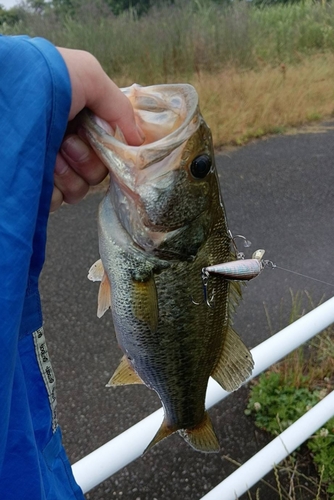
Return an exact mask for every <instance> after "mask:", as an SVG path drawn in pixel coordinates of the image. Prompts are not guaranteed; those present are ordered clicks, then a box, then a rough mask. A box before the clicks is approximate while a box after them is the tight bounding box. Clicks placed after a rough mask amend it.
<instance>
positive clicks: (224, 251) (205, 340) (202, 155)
mask: <svg viewBox="0 0 334 500" xmlns="http://www.w3.org/2000/svg"><path fill="white" fill-rule="evenodd" d="M123 92H124V93H125V95H127V97H128V98H129V99H130V101H131V103H132V106H133V108H134V111H135V115H136V120H137V121H138V123H139V124H140V127H141V128H142V130H143V131H144V133H145V136H146V140H145V142H144V144H143V145H141V146H139V147H133V146H128V145H127V144H125V141H124V139H123V136H122V133H121V131H119V130H116V131H115V133H113V131H112V130H111V128H110V127H109V126H108V125H107V124H104V123H102V122H101V120H99V119H98V118H96V117H94V116H93V115H92V114H89V112H85V113H86V114H85V115H84V117H83V120H82V123H83V127H84V129H85V133H86V136H87V139H88V140H89V142H90V144H91V145H92V146H93V148H94V149H95V151H96V153H97V154H98V156H99V157H100V158H101V159H102V161H103V162H104V164H105V165H106V166H107V167H108V169H109V171H110V187H109V190H108V192H107V194H106V197H105V198H104V200H103V201H102V203H101V205H100V208H99V215H98V226H99V249H100V257H101V260H100V261H98V262H97V263H95V264H94V265H93V266H92V268H91V270H90V273H89V278H90V279H92V280H101V285H100V290H99V299H98V316H101V315H102V314H103V313H104V312H105V311H106V310H107V309H108V308H109V307H110V308H111V311H112V316H113V322H114V326H115V331H116V336H117V340H118V344H119V346H120V348H121V350H122V351H123V353H124V356H123V358H122V360H121V363H120V365H119V367H118V368H117V370H116V371H115V373H114V375H113V376H112V378H111V380H110V382H109V385H112V386H115V385H123V384H136V383H144V384H145V385H146V386H147V387H149V388H151V389H153V390H154V391H156V392H157V394H158V395H159V397H160V399H161V401H162V405H163V408H164V421H163V423H162V425H161V427H160V429H159V431H158V432H157V434H156V436H155V437H154V439H153V440H152V442H151V443H150V445H149V446H148V448H150V447H151V446H153V445H154V444H156V443H157V442H158V441H160V440H161V439H163V438H165V437H167V436H168V435H170V434H172V433H174V432H176V431H178V432H179V433H180V434H181V436H182V437H183V438H184V439H185V440H186V441H187V442H188V443H189V444H190V445H191V446H192V447H193V448H195V449H196V450H199V451H203V452H214V451H218V450H219V443H218V439H217V437H216V434H215V432H214V430H213V427H212V424H211V421H210V419H209V416H208V414H207V412H206V411H205V405H204V404H205V394H206V389H207V384H208V380H209V377H210V376H212V377H213V378H214V379H215V380H216V381H217V382H218V383H219V384H220V385H221V386H222V387H223V388H224V389H226V390H227V391H234V390H235V389H237V388H238V387H239V386H240V385H241V384H242V383H243V382H244V381H245V380H246V379H247V378H248V377H249V376H250V374H251V372H252V368H253V360H252V356H251V353H250V352H249V350H248V349H247V347H246V346H245V345H244V344H243V342H242V341H241V339H240V338H239V337H238V335H237V334H236V333H235V331H234V330H233V329H232V320H231V315H232V312H233V310H234V307H235V305H236V304H237V302H238V300H239V297H240V294H241V291H240V284H239V283H237V282H229V281H227V280H226V279H222V278H221V277H220V276H212V277H210V279H209V283H208V291H207V294H208V296H207V299H206V301H205V300H203V284H202V274H201V272H202V269H203V268H204V267H208V266H213V265H215V264H220V263H224V262H227V261H231V260H234V259H235V255H233V252H231V236H230V233H229V231H228V227H227V222H226V216H225V210H224V206H223V202H222V199H221V196H220V189H219V182H218V178H217V173H216V168H215V159H214V152H213V146H212V138H211V133H210V130H209V128H208V126H207V125H206V123H205V121H204V120H203V118H202V116H201V114H200V111H199V108H198V96H197V93H196V91H195V89H194V88H193V87H192V86H190V85H157V86H151V87H140V86H138V85H133V86H131V87H129V88H126V89H123ZM212 295H213V296H214V298H213V301H214V304H211V302H210V301H211V300H212Z"/></svg>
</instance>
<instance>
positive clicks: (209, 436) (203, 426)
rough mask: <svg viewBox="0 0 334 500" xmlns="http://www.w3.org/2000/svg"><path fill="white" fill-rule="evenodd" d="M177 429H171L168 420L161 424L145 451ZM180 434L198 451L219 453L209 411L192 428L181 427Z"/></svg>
mask: <svg viewBox="0 0 334 500" xmlns="http://www.w3.org/2000/svg"><path fill="white" fill-rule="evenodd" d="M176 430H177V429H175V428H174V429H171V428H169V427H168V426H167V423H166V420H164V421H163V422H162V424H161V427H160V429H159V430H158V432H157V433H156V435H155V436H154V438H153V439H152V441H151V442H150V444H149V445H148V446H147V448H146V449H145V451H144V453H146V452H147V451H148V450H150V449H151V448H152V447H153V446H154V445H156V444H157V443H158V442H159V441H162V440H163V439H165V438H166V437H168V436H170V435H171V434H174V432H176ZM178 432H179V434H180V435H181V436H182V437H183V439H184V440H185V441H187V443H189V444H190V446H192V448H194V449H195V450H197V451H202V452H204V453H217V452H218V451H219V450H220V446H219V442H218V439H217V436H216V433H215V431H214V430H213V427H212V423H211V420H210V417H209V415H208V414H207V412H205V413H204V417H203V420H202V422H201V423H200V424H198V425H196V427H193V428H192V429H179V430H178Z"/></svg>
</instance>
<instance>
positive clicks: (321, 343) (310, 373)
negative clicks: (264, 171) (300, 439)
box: [245, 293, 334, 500]
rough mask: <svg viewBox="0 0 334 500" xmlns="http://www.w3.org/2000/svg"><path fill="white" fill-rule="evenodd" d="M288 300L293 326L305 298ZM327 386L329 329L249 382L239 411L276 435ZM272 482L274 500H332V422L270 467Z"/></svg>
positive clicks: (333, 369)
mask: <svg viewBox="0 0 334 500" xmlns="http://www.w3.org/2000/svg"><path fill="white" fill-rule="evenodd" d="M291 298H292V312H291V317H290V322H293V321H295V320H296V319H298V318H299V317H300V316H301V315H302V314H303V312H302V303H303V299H304V298H305V296H303V294H301V293H299V294H296V295H293V294H291ZM309 303H310V308H312V309H313V308H314V307H315V306H314V304H313V303H312V301H311V300H309ZM333 386H334V327H333V326H331V327H329V328H328V329H326V330H325V331H324V332H322V333H321V334H319V335H317V336H316V337H315V338H314V339H313V340H311V341H310V342H309V343H307V344H306V345H304V346H302V347H300V348H299V349H297V350H295V351H294V352H292V353H291V354H290V355H289V356H287V357H286V358H284V359H283V360H282V361H280V362H279V363H277V364H275V365H274V366H272V367H271V368H269V370H267V371H266V372H265V373H263V374H261V375H260V376H259V377H257V378H256V379H255V380H254V381H253V382H252V383H251V389H250V396H249V402H248V407H247V409H246V412H245V413H246V414H247V415H250V416H251V417H252V418H254V421H255V424H256V425H257V426H258V427H259V428H260V429H262V430H264V431H266V432H268V433H270V434H272V435H273V436H277V435H279V434H280V433H281V432H283V431H284V430H285V429H287V428H288V427H289V426H290V425H291V424H292V423H293V422H295V421H296V420H298V418H300V417H301V416H302V415H304V413H306V412H307V411H308V410H309V409H310V408H312V407H313V406H314V405H316V404H317V403H318V402H319V401H320V400H321V399H323V398H324V397H325V396H327V394H329V393H330V392H331V391H332V390H333ZM275 478H276V483H277V490H276V491H277V498H279V499H280V500H281V499H282V500H306V499H307V500H308V499H310V500H314V499H319V500H333V498H334V418H332V419H330V420H329V421H328V422H327V424H325V425H324V427H323V428H321V429H319V431H317V432H316V433H315V434H314V435H313V436H311V437H310V438H309V439H308V440H307V441H306V443H304V444H303V445H302V446H301V447H300V448H299V449H298V450H297V451H296V452H294V453H292V455H290V456H289V457H288V458H287V459H286V460H285V461H284V462H283V463H282V464H280V465H279V466H277V467H276V469H275ZM260 491H261V487H260V489H259V492H260ZM259 498H260V499H261V495H260V493H259Z"/></svg>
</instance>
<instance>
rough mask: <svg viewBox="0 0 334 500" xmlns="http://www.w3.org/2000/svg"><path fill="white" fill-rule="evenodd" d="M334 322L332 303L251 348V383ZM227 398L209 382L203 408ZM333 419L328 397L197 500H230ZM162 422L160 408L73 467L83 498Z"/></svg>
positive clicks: (333, 396) (333, 403)
mask: <svg viewBox="0 0 334 500" xmlns="http://www.w3.org/2000/svg"><path fill="white" fill-rule="evenodd" d="M333 322H334V297H333V298H331V299H329V300H327V301H326V302H324V303H323V304H322V305H320V306H318V307H317V308H315V309H314V310H313V311H311V312H309V313H308V314H306V315H305V316H303V317H302V318H300V319H299V320H297V321H295V322H294V323H292V324H291V325H289V326H287V327H286V328H284V329H283V330H281V331H280V332H278V333H276V334H275V335H273V336H272V337H270V338H269V339H267V340H265V341H264V342H262V343H261V344H259V345H258V346H256V347H254V349H252V355H253V358H254V363H255V366H254V370H253V374H252V377H251V378H254V377H256V376H257V375H259V374H260V373H261V372H263V371H264V370H266V369H267V368H269V367H270V366H271V365H272V364H274V363H276V362H277V361H279V360H280V359H282V358H283V357H284V356H286V355H287V354H289V353H290V352H292V351H293V350H294V349H296V348H297V347H299V346H301V345H302V344H304V343H305V342H307V341H308V340H310V339H311V338H312V337H314V336H315V335H317V334H318V333H320V332H321V331H322V330H324V329H325V328H327V327H328V326H329V325H331V324H332V323H333ZM251 378H249V379H248V380H247V382H248V381H249V380H251ZM245 383H246V382H245ZM229 394H230V393H228V392H226V391H224V390H223V389H222V388H221V387H220V386H219V385H218V384H217V383H216V382H215V381H214V380H213V379H211V378H210V380H209V384H208V390H207V397H206V407H207V408H210V407H211V406H213V405H215V404H217V403H218V402H219V401H221V400H222V399H224V398H225V397H227V396H228V395H229ZM332 416H334V392H332V393H330V394H329V395H328V396H327V397H326V398H324V399H323V400H322V401H320V403H318V404H317V405H316V406H315V407H314V408H312V409H311V410H309V411H308V412H307V413H306V414H305V415H304V416H303V417H301V418H300V419H299V420H298V421H297V422H295V423H294V424H293V425H292V426H290V427H289V428H288V429H287V430H286V431H284V432H283V433H282V434H281V435H280V436H278V437H277V438H275V439H274V440H273V441H272V442H271V443H269V444H268V445H267V446H265V447H264V448H263V449H262V450H261V451H260V452H258V453H257V454H256V455H254V456H253V457H252V458H251V459H250V460H248V462H246V463H245V464H244V465H243V466H241V467H240V468H239V469H238V470H237V471H235V472H234V473H232V474H231V475H230V476H229V477H228V478H226V479H225V480H224V481H223V482H222V483H221V484H220V485H218V486H217V487H216V488H214V489H213V490H211V492H209V493H208V494H207V495H205V496H204V497H203V499H202V500H204V499H205V500H214V499H217V500H218V499H221V498H224V500H230V499H231V500H235V499H236V498H237V497H238V496H239V495H241V494H242V493H244V492H245V491H247V489H248V488H250V487H251V486H252V485H254V484H255V483H256V482H257V481H258V480H260V479H261V478H262V477H263V476H264V475H265V474H267V472H269V471H270V470H271V469H272V468H274V467H275V465H276V464H278V463H279V462H280V461H281V460H283V459H284V458H285V457H286V456H287V455H289V454H290V453H291V452H292V451H293V450H294V449H295V448H296V447H298V446H299V445H300V444H302V443H303V442H304V441H305V440H306V439H307V438H308V437H309V436H311V435H312V434H313V433H314V432H315V431H316V430H317V429H318V428H320V427H321V426H322V425H324V423H326V422H327V421H328V420H329V419H330V418H331V417H332ZM162 419H163V411H162V408H161V409H160V410H158V411H156V412H154V413H152V414H151V415H149V416H148V417H146V418H144V419H143V420H141V421H140V422H138V423H137V424H135V425H134V426H132V427H130V428H129V429H127V430H126V431H125V432H123V433H122V434H120V435H118V436H117V437H115V438H114V439H112V440H111V441H109V442H108V443H106V444H105V445H103V446H101V447H100V448H98V449H97V450H95V451H93V452H92V453H90V454H89V455H87V456H86V457H84V458H82V459H81V460H79V461H78V462H76V463H75V464H74V465H73V466H72V469H73V474H74V477H75V479H76V481H77V483H78V484H79V485H80V486H81V488H82V490H83V492H84V493H86V492H87V491H89V490H91V489H92V488H94V487H95V486H97V485H98V484H100V483H101V482H102V481H104V480H105V479H107V478H108V477H110V476H111V475H113V474H115V473H116V472H117V471H119V470H120V469H122V468H123V467H125V466H126V465H128V464H129V463H131V462H132V461H133V460H135V459H136V458H138V457H140V456H141V455H142V453H143V451H144V450H145V448H146V447H147V445H148V444H149V442H150V441H151V440H152V439H153V437H154V435H155V434H156V432H157V430H158V428H159V427H160V425H161V422H162ZM300 428H302V429H300ZM297 430H298V432H297ZM254 464H255V466H254ZM240 471H242V472H240ZM241 478H242V480H241Z"/></svg>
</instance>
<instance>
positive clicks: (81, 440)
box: [41, 122, 334, 500]
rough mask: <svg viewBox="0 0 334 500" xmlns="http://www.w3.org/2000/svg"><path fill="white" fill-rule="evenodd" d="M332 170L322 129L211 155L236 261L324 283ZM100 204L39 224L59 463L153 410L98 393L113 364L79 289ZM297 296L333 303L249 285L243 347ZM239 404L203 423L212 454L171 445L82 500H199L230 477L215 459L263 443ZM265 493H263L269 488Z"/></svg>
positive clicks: (318, 289) (144, 399)
mask: <svg viewBox="0 0 334 500" xmlns="http://www.w3.org/2000/svg"><path fill="white" fill-rule="evenodd" d="M333 158H334V122H328V123H326V124H322V125H321V126H317V127H314V128H307V129H303V130H301V131H298V133H296V134H290V135H286V136H276V137H272V138H268V139H265V140H261V141H257V142H254V143H252V144H249V145H247V146H246V147H243V148H240V149H235V150H231V151H227V150H226V151H222V152H220V153H218V154H217V155H216V161H217V167H218V171H219V177H220V181H221V187H222V193H223V199H224V202H225V206H226V211H227V216H228V221H229V226H230V229H231V230H232V232H233V233H234V234H242V235H244V236H246V237H247V238H248V239H249V240H250V241H251V242H252V246H251V247H250V249H244V251H245V252H246V256H250V255H251V253H252V252H253V251H254V250H256V249H258V248H264V249H265V250H266V255H265V258H267V259H269V260H271V261H273V262H274V263H275V264H277V265H278V266H281V267H284V268H287V269H290V270H292V271H295V272H298V273H301V274H303V275H307V276H312V277H315V278H317V279H319V280H323V281H326V282H330V283H334V271H333V269H334V267H333V257H332V256H333V245H334V232H333V221H334V190H333V186H334V168H333ZM101 196H102V195H101V194H94V195H89V196H88V197H87V198H86V199H85V200H84V201H83V202H82V203H81V204H79V205H78V206H74V207H68V206H64V207H62V208H61V209H60V210H59V211H58V212H57V213H56V214H54V215H52V216H51V217H50V223H49V237H48V249H47V262H46V265H45V268H44V271H43V275H42V279H41V291H42V301H43V307H44V320H45V330H46V335H47V339H48V345H49V350H50V351H51V355H52V359H53V366H54V369H55V372H56V376H57V383H58V399H59V420H60V424H61V427H62V430H63V436H64V443H65V447H66V449H67V452H68V455H69V457H70V461H71V463H74V462H75V461H77V460H78V459H80V458H82V457H83V456H85V455H86V454H88V453H89V452H91V451H93V450H94V449H96V448H97V447H99V446H101V445H102V444H104V443H105V442H107V441H109V440H110V439H111V438H113V437H114V436H116V435H118V434H119V433H120V432H122V431H124V430H126V429H127V428H128V427H129V426H131V425H133V424H135V423H136V422H137V421H138V420H140V419H142V418H144V417H145V416H147V415H148V414H149V413H151V412H152V411H153V410H156V409H157V408H159V407H160V403H159V399H158V397H157V396H156V395H155V393H154V392H152V391H150V390H149V389H147V388H146V387H144V386H132V387H131V386H128V387H124V388H121V387H120V388H117V389H107V388H105V384H106V382H107V381H108V380H109V377H110V375H111V374H112V373H113V371H114V369H115V368H116V366H117V365H118V362H119V359H120V357H121V353H120V351H119V349H118V348H117V345H116V341H115V338H114V334H113V327H112V319H111V314H105V316H104V317H103V318H102V319H100V320H99V319H97V317H96V302H97V292H98V284H96V283H91V282H89V281H88V280H87V277H86V276H87V271H88V269H89V267H90V265H91V264H92V263H93V262H95V260H97V259H98V242H97V225H96V214H97V206H98V203H99V201H100V200H101ZM240 249H242V245H241V243H240ZM304 290H306V291H307V292H308V293H309V294H310V296H311V297H312V300H313V302H314V303H315V304H316V303H318V302H319V301H320V300H321V298H322V297H325V298H329V297H331V296H332V295H333V293H334V287H331V286H328V285H325V284H323V283H320V282H317V281H312V280H310V279H308V278H304V277H301V276H298V275H296V274H292V273H289V272H285V271H282V270H279V269H274V270H271V269H265V270H264V271H263V273H262V274H261V275H260V276H259V277H258V278H257V279H255V280H254V281H252V282H250V283H249V284H248V286H247V289H246V290H245V292H244V298H243V301H242V303H241V305H240V306H239V308H238V310H237V313H236V316H235V323H234V325H235V329H236V330H237V331H238V332H239V334H240V335H241V337H242V338H243V339H244V341H245V343H246V344H247V345H248V346H249V347H254V346H255V345H257V344H258V343H260V342H262V341H263V340H265V339H266V338H268V337H269V336H270V335H271V334H272V333H274V332H276V331H278V330H279V329H281V328H282V327H284V326H285V325H286V324H287V323H288V321H289V312H290V310H291V296H290V295H291V293H293V294H296V293H297V292H299V291H304ZM305 307H308V300H307V299H305ZM266 311H267V313H266ZM268 317H269V318H270V324H269V323H268ZM246 404H247V388H242V389H240V390H239V391H237V392H236V393H233V394H232V395H231V396H230V397H229V398H227V399H225V400H224V401H223V402H222V403H220V404H218V405H217V406H216V407H215V408H213V409H212V410H211V411H210V415H211V418H212V421H213V425H214V428H215V430H216V432H217V434H218V437H219V440H220V443H221V446H222V450H221V452H220V453H219V454H210V455H205V454H201V453H198V452H195V451H193V450H192V449H191V448H190V447H189V446H188V445H187V444H186V443H185V442H184V441H183V440H182V439H181V438H180V437H179V436H178V435H173V436H171V437H169V438H168V439H167V440H165V441H163V442H162V443H159V444H158V445H157V446H155V447H154V448H153V449H152V450H151V451H150V452H148V453H147V454H146V455H145V456H144V457H142V458H140V459H138V460H136V461H135V462H133V463H132V464H130V465H129V466H128V467H126V468H125V469H123V470H122V471H120V472H119V473H117V474H116V475H115V476H113V477H112V478H110V479H109V480H107V481H105V482H104V483H103V484H101V485H100V486H98V487H96V488H95V489H94V490H92V491H91V492H90V493H88V494H87V499H91V500H102V499H104V500H107V499H114V498H118V499H121V498H122V499H127V500H154V499H156V500H167V499H168V500H169V499H171V498H173V499H175V500H179V499H182V500H197V499H200V498H201V497H202V496H203V495H204V494H205V493H206V492H208V491H209V490H210V489H212V488H213V487H214V486H215V485H217V484H218V483H219V482H220V481H222V480H223V479H224V478H225V477H226V476H227V475H228V474H230V473H231V472H232V471H233V470H235V465H233V464H232V463H231V462H230V461H229V460H227V459H226V458H225V456H229V457H230V458H232V459H233V460H235V461H237V462H240V463H243V462H245V461H246V460H247V459H248V458H250V457H251V456H252V455H253V454H254V453H255V452H256V451H257V450H259V449H260V448H262V447H263V446H264V445H265V444H266V442H267V441H268V437H267V436H266V435H265V434H264V433H262V432H261V431H259V430H258V429H256V428H255V426H254V425H253V422H252V419H251V418H250V417H246V416H245V415H244V410H245V407H246ZM269 481H271V483H272V484H273V485H274V484H275V481H274V479H273V477H270V476H269ZM258 487H260V490H261V491H260V499H261V500H262V499H266V500H276V499H278V498H279V495H278V493H277V492H274V491H273V490H271V489H269V488H268V487H266V486H265V485H261V484H259V485H258ZM253 491H255V490H253ZM244 498H248V497H246V496H244ZM254 498H255V496H254ZM222 500H223V499H222Z"/></svg>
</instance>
